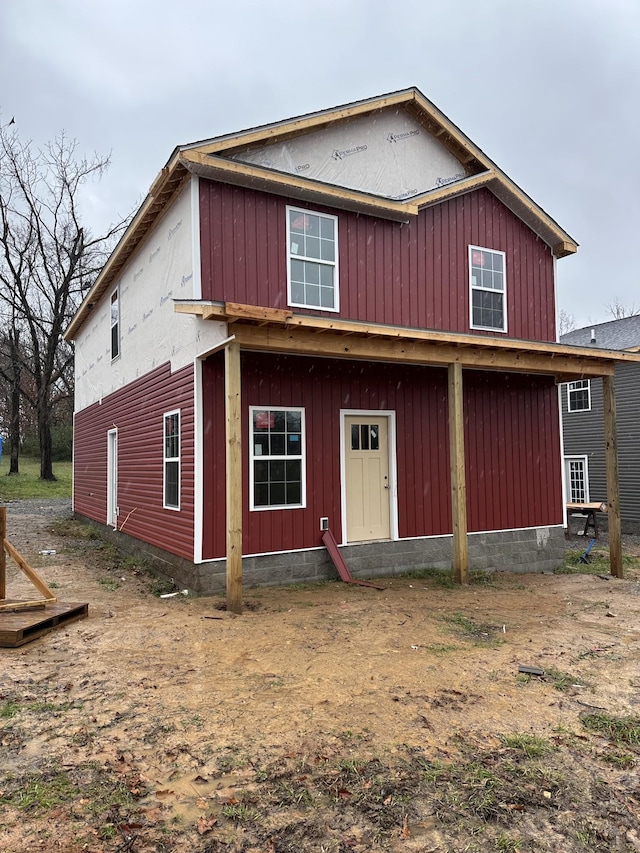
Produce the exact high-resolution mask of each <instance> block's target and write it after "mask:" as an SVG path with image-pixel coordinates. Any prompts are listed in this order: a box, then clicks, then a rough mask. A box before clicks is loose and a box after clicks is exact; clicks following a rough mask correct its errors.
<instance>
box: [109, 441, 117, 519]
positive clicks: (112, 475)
mask: <svg viewBox="0 0 640 853" xmlns="http://www.w3.org/2000/svg"><path fill="white" fill-rule="evenodd" d="M107 524H108V525H109V526H110V527H115V528H117V527H118V430H117V429H110V430H109V431H108V432H107Z"/></svg>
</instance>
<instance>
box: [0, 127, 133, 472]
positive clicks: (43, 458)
mask: <svg viewBox="0 0 640 853" xmlns="http://www.w3.org/2000/svg"><path fill="white" fill-rule="evenodd" d="M9 124H11V122H10V123H9ZM108 165H109V157H100V156H98V155H94V156H93V157H92V158H91V159H87V158H85V157H79V156H78V155H77V143H76V142H74V141H71V140H69V139H67V137H66V136H65V135H64V133H62V134H60V135H59V136H58V137H56V139H55V140H53V141H52V142H50V143H48V144H47V145H46V146H45V147H44V149H35V148H34V146H33V145H32V144H31V143H30V142H26V143H22V142H21V141H20V139H19V137H18V134H17V132H16V130H15V128H11V129H9V125H6V126H4V127H2V126H1V125H0V303H4V306H5V310H4V311H3V312H2V313H4V314H5V315H7V314H11V316H12V317H13V328H14V329H15V330H16V332H17V336H14V339H15V341H16V347H14V355H15V351H16V350H17V351H18V352H19V367H20V371H21V373H22V374H23V376H27V377H29V378H30V380H31V382H29V383H27V387H30V388H31V389H32V390H31V392H28V391H25V390H24V387H23V388H22V393H23V395H24V396H26V398H27V399H28V401H29V403H30V404H31V405H32V406H33V408H34V410H35V412H36V417H37V422H38V442H39V446H40V476H41V478H42V479H44V480H54V479H55V477H54V475H53V460H52V432H51V427H52V410H53V407H54V406H55V404H56V402H57V400H58V399H60V397H61V395H62V396H64V395H67V394H69V387H68V378H67V377H68V373H69V369H70V366H71V364H72V361H73V350H72V348H71V346H70V345H69V344H67V343H66V342H65V341H64V340H63V338H62V333H63V331H64V329H65V327H66V325H67V323H68V322H69V320H70V319H71V317H72V316H73V314H74V312H75V310H76V308H77V307H78V305H79V303H80V301H81V299H82V297H83V295H84V294H85V293H86V292H87V290H88V289H89V287H90V286H91V284H92V283H93V281H94V280H95V277H96V275H97V273H98V272H99V270H100V269H101V267H102V266H103V264H104V262H105V260H106V258H107V256H108V253H109V251H110V249H111V247H112V245H113V243H114V241H115V238H116V237H117V236H118V235H119V234H120V233H121V232H122V230H123V229H124V227H126V221H121V222H118V223H117V224H115V225H112V226H111V227H110V228H109V229H108V230H107V233H106V234H104V235H102V236H100V237H95V238H94V237H92V235H91V234H90V232H89V231H88V230H87V229H85V228H84V227H83V226H82V224H81V217H80V210H79V195H80V189H81V187H82V185H83V184H84V183H85V182H86V181H87V180H89V179H90V178H100V177H101V176H102V175H103V173H104V171H105V169H106V168H107V167H108ZM18 340H19V341H20V346H19V349H18ZM16 367H17V365H16Z"/></svg>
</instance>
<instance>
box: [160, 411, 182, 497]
mask: <svg viewBox="0 0 640 853" xmlns="http://www.w3.org/2000/svg"><path fill="white" fill-rule="evenodd" d="M163 506H164V508H165V509H180V412H179V411H175V412H168V413H167V414H166V415H165V416H164V504H163Z"/></svg>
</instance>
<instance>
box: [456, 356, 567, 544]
mask: <svg viewBox="0 0 640 853" xmlns="http://www.w3.org/2000/svg"><path fill="white" fill-rule="evenodd" d="M464 389H465V390H464V404H465V439H466V449H467V453H466V468H467V501H468V511H469V518H468V524H469V530H500V529H511V528H517V527H535V526H538V525H541V526H542V525H547V524H561V523H562V486H561V470H560V429H559V418H558V396H557V393H558V392H557V389H556V387H555V385H554V383H553V379H552V378H549V379H546V378H545V377H530V376H520V375H518V374H503V375H502V376H501V378H500V379H498V380H496V378H495V376H492V375H491V374H488V373H484V374H483V373H479V372H478V373H476V372H472V371H465V372H464Z"/></svg>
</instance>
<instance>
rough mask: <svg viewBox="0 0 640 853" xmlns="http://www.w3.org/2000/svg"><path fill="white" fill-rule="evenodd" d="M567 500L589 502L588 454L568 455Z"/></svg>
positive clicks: (577, 502) (580, 502) (579, 502)
mask: <svg viewBox="0 0 640 853" xmlns="http://www.w3.org/2000/svg"><path fill="white" fill-rule="evenodd" d="M565 464H566V470H567V500H568V501H569V503H572V504H584V503H588V502H589V470H588V467H587V457H586V456H567V457H566V458H565Z"/></svg>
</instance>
